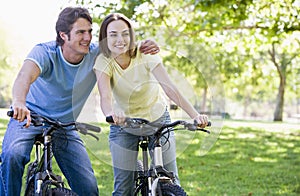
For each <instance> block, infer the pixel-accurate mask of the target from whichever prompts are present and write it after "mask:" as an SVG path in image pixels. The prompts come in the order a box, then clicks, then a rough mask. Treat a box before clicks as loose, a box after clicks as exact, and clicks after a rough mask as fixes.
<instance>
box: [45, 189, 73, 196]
mask: <svg viewBox="0 0 300 196" xmlns="http://www.w3.org/2000/svg"><path fill="white" fill-rule="evenodd" d="M46 195H47V196H48V195H52V196H78V195H77V194H76V193H75V192H74V191H72V190H70V189H67V188H51V189H50V190H48V191H47V193H46Z"/></svg>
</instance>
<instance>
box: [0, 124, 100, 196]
mask: <svg viewBox="0 0 300 196" xmlns="http://www.w3.org/2000/svg"><path fill="white" fill-rule="evenodd" d="M23 125H24V122H21V123H19V122H18V121H16V120H14V119H11V120H10V122H9V124H8V128H7V130H6V133H5V136H4V140H3V143H2V154H1V159H2V163H1V167H0V169H1V170H0V172H1V177H0V183H1V184H0V185H1V186H0V193H1V196H3V195H8V196H16V195H20V191H21V186H22V175H23V173H24V166H25V165H26V164H27V163H28V162H29V160H30V153H31V150H32V146H33V143H34V138H35V136H36V135H37V134H40V133H41V132H42V130H41V129H42V128H41V127H29V128H24V127H23ZM52 138H53V140H52V141H53V154H54V156H55V159H56V161H57V163H58V165H59V166H60V168H61V170H62V172H63V174H64V175H65V177H66V178H67V180H68V183H69V185H70V187H71V188H72V190H73V191H75V192H76V193H77V194H78V195H80V196H86V195H95V196H98V186H97V181H96V178H95V175H94V172H93V169H92V166H91V162H90V159H89V157H88V154H87V151H86V149H85V147H84V145H83V143H82V141H81V139H80V137H79V135H78V132H77V131H63V130H59V131H57V132H55V133H54V135H53V137H52Z"/></svg>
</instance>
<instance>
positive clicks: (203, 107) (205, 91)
mask: <svg viewBox="0 0 300 196" xmlns="http://www.w3.org/2000/svg"><path fill="white" fill-rule="evenodd" d="M206 99H207V87H205V88H204V89H203V96H202V106H201V109H202V111H204V112H211V111H207V110H206Z"/></svg>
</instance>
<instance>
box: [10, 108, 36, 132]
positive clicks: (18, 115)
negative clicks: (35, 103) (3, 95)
mask: <svg viewBox="0 0 300 196" xmlns="http://www.w3.org/2000/svg"><path fill="white" fill-rule="evenodd" d="M12 108H13V111H14V114H13V116H12V117H13V118H14V119H16V120H18V121H19V122H23V121H24V120H25V118H26V119H27V122H26V124H25V125H24V127H25V128H28V127H29V126H30V123H31V117H30V111H29V109H28V108H27V107H26V106H25V105H24V104H21V103H14V104H13V105H12Z"/></svg>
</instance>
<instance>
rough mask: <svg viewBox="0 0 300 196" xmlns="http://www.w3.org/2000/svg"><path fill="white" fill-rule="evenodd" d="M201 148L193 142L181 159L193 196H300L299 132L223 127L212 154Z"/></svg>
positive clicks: (184, 180) (185, 184) (187, 187)
mask: <svg viewBox="0 0 300 196" xmlns="http://www.w3.org/2000/svg"><path fill="white" fill-rule="evenodd" d="M195 139H197V136H196V137H195ZM198 149H199V144H198V143H193V142H191V143H190V144H189V146H188V148H187V149H186V151H185V153H183V154H182V155H181V156H179V158H178V165H179V170H180V171H181V172H180V173H181V176H180V179H181V182H182V185H183V187H184V188H185V190H187V192H188V193H189V195H195V196H196V195H199V194H200V195H252V194H253V195H299V194H300V156H299V155H300V130H298V131H292V132H291V131H287V132H270V131H265V130H264V129H258V128H255V129H254V128H250V127H237V128H230V127H224V128H223V130H222V134H221V135H220V137H219V140H218V142H217V143H216V144H215V146H214V147H213V149H212V151H210V152H209V153H208V154H207V155H206V156H202V157H201V156H199V152H198ZM186 165H188V167H186Z"/></svg>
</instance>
